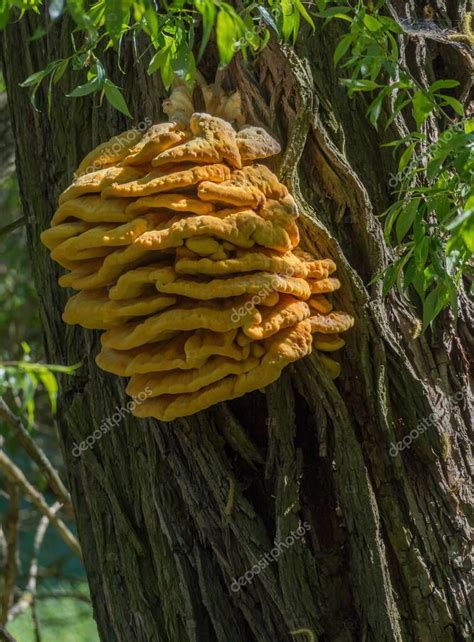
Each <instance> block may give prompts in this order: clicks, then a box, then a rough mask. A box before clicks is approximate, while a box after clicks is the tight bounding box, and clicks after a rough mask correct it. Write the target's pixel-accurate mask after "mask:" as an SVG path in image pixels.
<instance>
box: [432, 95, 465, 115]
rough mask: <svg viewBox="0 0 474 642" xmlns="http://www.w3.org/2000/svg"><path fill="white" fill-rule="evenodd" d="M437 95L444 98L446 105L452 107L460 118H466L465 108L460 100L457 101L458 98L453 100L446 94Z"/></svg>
mask: <svg viewBox="0 0 474 642" xmlns="http://www.w3.org/2000/svg"><path fill="white" fill-rule="evenodd" d="M436 95H437V96H439V98H442V99H443V101H444V103H445V104H447V105H449V106H450V107H452V108H453V109H454V111H455V112H456V114H458V116H464V107H463V106H462V104H461V103H460V102H459V100H456V98H453V97H452V96H446V95H445V94H436Z"/></svg>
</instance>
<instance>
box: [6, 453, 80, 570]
mask: <svg viewBox="0 0 474 642" xmlns="http://www.w3.org/2000/svg"><path fill="white" fill-rule="evenodd" d="M0 469H2V470H3V471H4V473H5V475H6V476H7V477H8V479H10V480H12V481H13V482H16V483H17V484H18V485H19V487H20V488H21V490H22V491H23V493H24V494H25V495H27V496H28V497H29V498H30V500H31V501H32V502H33V504H34V505H35V506H36V507H37V508H38V510H39V511H40V512H41V513H43V515H45V516H46V517H48V519H49V520H50V522H51V524H52V525H53V526H54V527H55V528H56V529H57V530H58V531H59V533H60V535H61V537H62V538H63V540H64V541H65V542H66V544H67V545H68V546H69V548H70V549H71V550H72V551H73V552H74V553H75V554H76V555H78V556H79V557H82V553H81V547H80V545H79V542H78V541H77V539H76V538H75V537H74V535H73V534H72V533H71V531H70V530H69V529H68V527H67V526H66V524H65V523H64V522H63V521H62V520H61V519H59V517H56V515H55V514H54V513H53V512H52V510H51V508H50V507H49V506H48V504H47V503H46V501H45V499H44V497H43V495H41V493H39V492H38V491H37V490H36V488H34V486H32V485H31V484H30V482H29V481H28V480H27V479H26V477H25V475H24V474H23V472H22V471H21V470H20V469H19V468H18V466H16V465H15V464H14V463H13V461H12V460H11V459H10V458H9V457H8V456H7V455H6V453H5V452H4V451H3V450H2V449H0Z"/></svg>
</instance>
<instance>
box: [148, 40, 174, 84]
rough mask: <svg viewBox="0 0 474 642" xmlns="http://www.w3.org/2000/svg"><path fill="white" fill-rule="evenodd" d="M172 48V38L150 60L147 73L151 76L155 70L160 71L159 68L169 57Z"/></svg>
mask: <svg viewBox="0 0 474 642" xmlns="http://www.w3.org/2000/svg"><path fill="white" fill-rule="evenodd" d="M170 49H171V39H170V40H169V42H168V44H166V45H165V46H164V47H163V48H162V49H160V50H159V51H157V52H156V54H155V55H154V56H153V58H152V59H151V60H150V64H149V65H148V69H147V73H148V74H149V75H150V76H151V74H154V73H155V71H158V69H161V68H162V67H163V66H164V64H165V62H166V60H167V58H169V56H170Z"/></svg>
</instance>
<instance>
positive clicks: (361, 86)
mask: <svg viewBox="0 0 474 642" xmlns="http://www.w3.org/2000/svg"><path fill="white" fill-rule="evenodd" d="M341 84H342V85H344V86H345V87H348V88H349V91H350V92H351V93H353V92H355V91H373V90H374V89H378V88H382V85H378V84H377V83H376V82H374V81H373V80H354V79H353V78H342V80H341Z"/></svg>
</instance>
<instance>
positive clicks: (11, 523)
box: [0, 481, 20, 624]
mask: <svg viewBox="0 0 474 642" xmlns="http://www.w3.org/2000/svg"><path fill="white" fill-rule="evenodd" d="M8 486H9V495H10V505H9V510H8V517H7V554H6V562H5V581H4V586H3V599H2V613H1V618H0V624H6V622H7V620H8V609H9V608H10V604H11V603H12V601H13V592H14V590H15V581H16V575H17V563H16V559H17V544H18V524H19V521H20V493H19V492H18V485H17V483H16V482H15V481H10V483H9V484H8Z"/></svg>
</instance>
